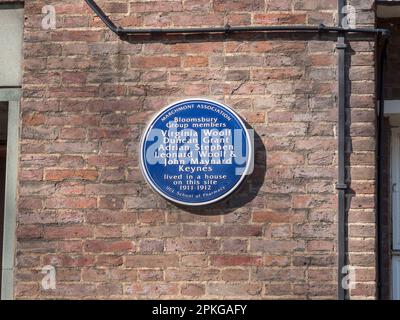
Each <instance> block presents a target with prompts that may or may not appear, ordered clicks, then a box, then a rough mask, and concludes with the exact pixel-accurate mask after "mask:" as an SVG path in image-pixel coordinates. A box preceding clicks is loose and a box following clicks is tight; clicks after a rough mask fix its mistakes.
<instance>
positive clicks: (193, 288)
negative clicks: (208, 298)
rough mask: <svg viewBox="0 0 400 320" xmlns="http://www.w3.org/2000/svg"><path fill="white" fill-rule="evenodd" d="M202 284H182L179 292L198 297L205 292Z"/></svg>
mask: <svg viewBox="0 0 400 320" xmlns="http://www.w3.org/2000/svg"><path fill="white" fill-rule="evenodd" d="M205 291H206V290H205V286H204V284H192V283H190V284H184V285H182V287H181V294H182V295H184V296H190V297H199V296H203V295H204V294H205Z"/></svg>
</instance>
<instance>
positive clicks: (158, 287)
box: [125, 282, 178, 296]
mask: <svg viewBox="0 0 400 320" xmlns="http://www.w3.org/2000/svg"><path fill="white" fill-rule="evenodd" d="M125 293H126V294H132V295H144V296H160V295H161V296H164V295H176V294H177V293H178V285H176V284H172V283H171V284H170V283H159V284H153V283H152V284H146V283H139V282H137V283H133V284H132V285H131V286H129V287H127V288H126V290H125Z"/></svg>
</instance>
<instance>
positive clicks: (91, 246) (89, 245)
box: [84, 240, 135, 252]
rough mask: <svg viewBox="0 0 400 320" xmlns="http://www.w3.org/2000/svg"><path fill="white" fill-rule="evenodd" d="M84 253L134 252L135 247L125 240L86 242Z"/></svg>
mask: <svg viewBox="0 0 400 320" xmlns="http://www.w3.org/2000/svg"><path fill="white" fill-rule="evenodd" d="M84 248H85V251H86V252H134V251H135V245H134V243H133V242H132V241H127V240H87V241H85V245H84Z"/></svg>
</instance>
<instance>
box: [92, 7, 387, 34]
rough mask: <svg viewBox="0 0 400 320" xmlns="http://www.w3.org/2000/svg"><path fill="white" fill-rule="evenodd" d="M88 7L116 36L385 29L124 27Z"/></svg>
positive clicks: (369, 31) (370, 31)
mask: <svg viewBox="0 0 400 320" xmlns="http://www.w3.org/2000/svg"><path fill="white" fill-rule="evenodd" d="M85 2H86V3H87V4H88V5H89V7H90V8H91V9H92V10H93V11H94V13H96V15H97V16H98V17H99V18H100V19H101V20H102V21H103V22H104V23H105V25H106V26H107V27H108V28H109V29H110V30H111V31H112V32H114V33H115V34H117V35H118V36H120V37H121V36H124V35H125V36H126V35H135V34H150V35H157V34H176V33H178V34H195V33H234V32H290V31H297V32H336V33H339V32H345V33H363V34H372V35H373V34H386V33H388V32H389V31H388V30H387V29H369V28H354V29H351V28H343V27H330V26H325V25H323V24H320V25H318V26H310V25H295V26H229V25H225V26H223V27H204V28H165V29H164V28H146V29H144V28H140V29H125V28H123V27H119V26H116V25H115V24H114V23H113V22H112V20H111V19H110V18H109V17H108V16H107V15H106V14H105V13H104V11H103V10H102V9H101V8H100V7H99V6H98V5H97V4H96V2H95V1H94V0H85Z"/></svg>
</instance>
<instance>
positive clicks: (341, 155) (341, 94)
mask: <svg viewBox="0 0 400 320" xmlns="http://www.w3.org/2000/svg"><path fill="white" fill-rule="evenodd" d="M344 5H345V0H338V26H339V27H342V20H343V13H342V8H343V7H344ZM346 48H347V45H346V42H345V34H344V33H343V32H340V33H339V35H338V39H337V43H336V50H337V52H338V179H337V183H336V189H337V191H338V218H337V225H338V245H337V253H338V274H337V286H338V288H337V290H338V291H337V298H338V300H345V299H346V293H347V291H346V290H345V288H344V287H343V285H342V278H343V274H342V271H343V267H344V266H345V265H346V189H347V184H346V164H345V153H346V150H345V139H346V137H345V134H346Z"/></svg>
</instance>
